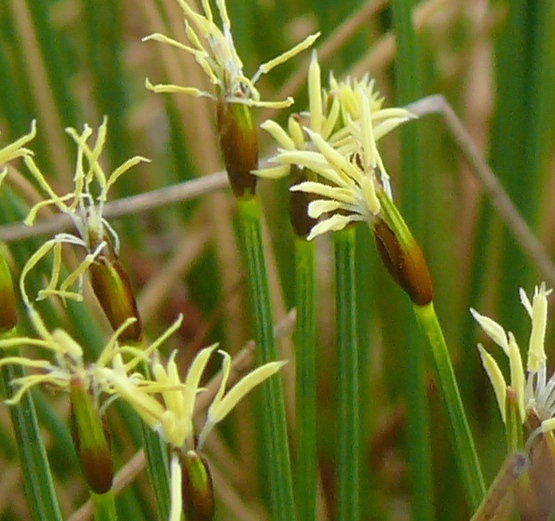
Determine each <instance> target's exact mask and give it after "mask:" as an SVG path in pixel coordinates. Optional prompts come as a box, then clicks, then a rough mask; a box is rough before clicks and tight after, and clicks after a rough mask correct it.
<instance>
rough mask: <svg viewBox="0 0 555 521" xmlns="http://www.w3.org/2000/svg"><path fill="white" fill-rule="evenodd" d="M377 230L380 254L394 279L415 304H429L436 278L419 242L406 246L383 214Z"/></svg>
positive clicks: (375, 225)
mask: <svg viewBox="0 0 555 521" xmlns="http://www.w3.org/2000/svg"><path fill="white" fill-rule="evenodd" d="M373 232H374V238H375V239H376V246H377V248H378V253H379V254H380V257H381V259H382V262H383V263H384V265H385V267H386V268H387V271H388V272H389V274H390V275H391V276H392V277H393V280H394V281H395V282H396V283H397V284H398V285H399V286H401V288H403V290H404V291H405V292H406V293H407V295H408V296H409V297H410V299H411V300H412V301H413V302H414V303H415V304H417V305H419V306H425V305H426V304H429V303H430V302H431V301H432V299H433V289H432V279H431V277H430V272H429V271H428V265H427V264H426V260H425V259H424V255H423V254H422V250H421V249H420V247H419V246H418V244H417V243H416V241H414V240H413V241H412V242H411V243H410V244H409V245H407V246H406V247H403V246H402V245H401V244H400V242H399V240H398V239H397V237H396V236H395V233H394V232H393V230H392V229H391V228H390V227H389V226H388V225H387V224H386V222H385V221H384V220H383V219H381V218H379V217H378V218H377V220H376V222H375V224H374V228H373Z"/></svg>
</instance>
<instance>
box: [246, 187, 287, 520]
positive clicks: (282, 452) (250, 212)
mask: <svg viewBox="0 0 555 521" xmlns="http://www.w3.org/2000/svg"><path fill="white" fill-rule="evenodd" d="M237 208H238V215H239V228H240V237H241V240H242V243H243V247H244V251H245V257H246V262H247V270H248V277H247V280H248V287H249V295H250V301H251V309H252V315H253V317H254V327H255V341H256V354H257V355H256V356H257V361H258V363H260V364H262V363H267V362H270V361H275V360H277V359H278V353H277V349H276V345H275V342H274V335H273V320H272V312H271V305H270V291H269V289H268V277H267V274H266V263H265V261H264V251H263V248H262V232H261V227H260V210H259V206H258V201H257V199H256V198H255V197H243V198H237ZM261 392H262V400H263V404H262V414H261V418H260V423H261V436H262V445H263V449H264V451H265V460H266V462H267V475H268V489H269V491H270V503H271V504H270V508H271V514H272V515H271V518H272V519H273V521H294V520H295V505H294V502H293V484H292V478H291V464H290V457H289V442H288V435H287V419H286V416H285V402H284V398H283V389H282V386H281V380H280V379H279V378H270V379H269V380H268V381H267V382H266V383H264V384H263V385H262V386H261Z"/></svg>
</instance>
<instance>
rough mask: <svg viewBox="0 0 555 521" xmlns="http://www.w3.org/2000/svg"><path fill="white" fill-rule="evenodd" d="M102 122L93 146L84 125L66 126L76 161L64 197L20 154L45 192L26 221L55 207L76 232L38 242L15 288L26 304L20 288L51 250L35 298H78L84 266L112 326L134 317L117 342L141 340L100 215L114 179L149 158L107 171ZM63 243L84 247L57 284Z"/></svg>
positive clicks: (114, 246)
mask: <svg viewBox="0 0 555 521" xmlns="http://www.w3.org/2000/svg"><path fill="white" fill-rule="evenodd" d="M107 125H108V120H107V118H104V120H103V122H102V124H101V125H100V127H99V128H98V132H97V136H96V141H95V142H94V143H93V144H92V145H90V144H89V139H90V138H91V136H92V135H93V130H92V129H91V128H90V127H89V126H88V125H85V126H84V129H83V132H82V133H80V134H79V133H78V132H77V131H76V130H75V129H73V128H68V129H66V131H67V133H68V134H69V135H70V136H71V138H72V139H73V140H74V142H75V144H76V145H77V161H76V166H75V173H74V176H73V183H74V187H73V191H71V192H69V193H67V194H65V195H57V194H56V193H55V192H54V190H53V189H52V188H51V186H50V185H49V184H48V181H47V180H46V178H45V176H44V175H43V173H42V172H41V171H40V169H39V168H38V166H37V164H36V163H35V161H34V159H33V158H32V157H31V156H26V157H25V162H26V164H27V166H28V168H29V170H30V172H31V174H32V175H33V177H34V178H35V180H36V181H37V183H38V184H39V186H40V187H41V188H42V189H43V190H44V191H45V192H46V193H47V194H48V196H49V197H48V198H47V199H46V200H44V201H41V202H40V203H38V204H36V205H35V206H34V207H33V208H32V209H31V210H30V212H29V214H28V216H27V218H26V219H25V223H26V224H28V225H32V224H33V222H34V221H35V219H36V216H37V214H38V212H39V210H40V209H41V208H44V207H47V206H55V207H56V208H57V209H58V210H59V211H60V212H62V213H65V214H67V215H69V217H70V218H71V220H72V222H73V225H74V227H75V230H76V234H70V233H59V234H57V235H56V236H54V238H53V239H51V240H49V241H47V242H46V243H45V244H43V245H42V246H41V247H40V248H39V249H38V250H37V251H36V252H35V253H34V254H33V255H32V257H31V258H30V259H29V261H28V262H27V264H26V266H25V268H24V269H23V272H22V277H21V280H20V287H21V292H22V295H23V298H24V300H25V301H26V302H27V303H28V302H30V299H29V297H28V295H27V291H26V288H25V278H26V276H27V274H28V273H29V271H30V270H31V269H33V268H34V267H35V266H36V264H37V263H38V262H39V261H40V260H41V259H42V258H43V257H45V256H46V255H47V254H48V253H49V252H50V251H53V254H54V260H53V263H52V273H51V275H50V277H49V283H48V285H47V287H46V288H45V289H43V290H41V291H39V294H38V298H39V299H43V298H46V297H48V296H50V295H58V296H60V297H62V298H64V299H65V298H72V299H75V300H81V299H82V280H83V275H84V274H85V272H86V271H87V270H89V271H90V275H91V282H92V287H93V290H94V292H95V295H96V296H97V298H98V301H99V303H100V305H101V306H102V308H103V310H104V312H105V313H106V316H107V317H108V320H109V322H110V324H111V325H112V327H113V329H114V330H115V329H117V328H118V327H119V326H120V325H121V324H122V323H123V322H124V321H125V320H126V319H127V318H129V317H134V318H135V321H134V322H133V326H132V327H130V328H129V330H128V331H126V332H125V335H124V336H125V338H123V339H122V340H129V341H140V339H141V337H142V328H141V321H140V316H139V314H138V311H137V306H136V303H135V299H134V297H133V293H132V291H131V284H130V281H129V278H128V276H127V273H126V272H125V271H124V269H123V267H122V266H121V264H120V262H119V258H118V250H119V238H118V236H117V234H116V232H115V231H114V230H113V228H112V227H111V226H110V224H109V223H108V221H107V220H106V219H105V218H104V216H103V211H104V204H105V203H106V201H107V198H108V192H109V191H110V189H111V188H112V186H113V185H114V184H115V183H116V181H117V180H118V179H119V178H120V177H121V176H122V175H123V174H124V173H125V172H127V171H128V170H129V169H130V168H131V167H133V166H135V165H137V164H138V163H141V162H143V161H148V160H147V159H145V158H143V157H139V156H135V157H133V158H131V159H128V160H127V161H125V162H124V163H123V164H121V165H120V166H118V167H117V168H116V169H115V170H113V171H112V172H111V173H110V174H109V175H107V174H106V172H105V171H104V169H103V167H102V165H101V162H100V156H101V153H102V150H103V148H104V145H105V142H106V133H107ZM63 244H70V245H74V246H80V247H82V248H83V249H84V250H85V251H86V256H85V258H84V260H83V261H82V262H81V263H80V264H79V266H78V267H77V268H76V269H75V270H74V271H73V272H71V273H70V274H69V275H68V276H67V277H66V278H65V279H64V280H63V281H62V282H60V276H61V269H62V245H63ZM76 281H78V282H79V289H78V290H77V292H75V291H72V290H71V289H70V288H71V286H72V285H73V284H74V283H75V282H76Z"/></svg>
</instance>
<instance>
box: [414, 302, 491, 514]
mask: <svg viewBox="0 0 555 521" xmlns="http://www.w3.org/2000/svg"><path fill="white" fill-rule="evenodd" d="M413 310H414V313H415V316H416V320H417V322H418V324H419V326H420V328H421V330H422V333H423V334H424V336H425V337H426V340H427V342H428V345H429V347H430V350H431V359H432V364H433V369H434V373H435V378H436V381H437V385H438V390H439V393H440V396H441V400H442V402H443V405H444V407H445V409H446V412H447V417H448V419H449V427H450V429H449V433H450V436H451V441H452V444H453V448H454V452H455V460H456V462H457V465H458V467H459V470H460V473H461V479H462V481H463V485H464V489H465V492H466V499H467V503H468V506H469V508H470V510H471V511H472V512H474V511H475V510H476V509H477V508H478V506H479V505H480V502H481V501H482V499H483V497H484V495H485V492H486V489H485V485H484V479H483V477H482V471H481V470H480V462H479V461H478V455H477V453H476V448H475V446H474V441H473V439H472V434H471V433H470V428H469V426H468V422H467V419H466V414H465V411H464V407H463V403H462V400H461V397H460V394H459V389H458V387H457V382H456V379H455V373H454V371H453V366H452V365H451V359H450V357H449V351H448V349H447V345H446V344H445V338H444V337H443V332H442V330H441V326H440V325H439V322H438V320H437V315H436V312H435V309H434V305H433V302H430V304H427V305H425V306H418V305H416V304H415V305H413Z"/></svg>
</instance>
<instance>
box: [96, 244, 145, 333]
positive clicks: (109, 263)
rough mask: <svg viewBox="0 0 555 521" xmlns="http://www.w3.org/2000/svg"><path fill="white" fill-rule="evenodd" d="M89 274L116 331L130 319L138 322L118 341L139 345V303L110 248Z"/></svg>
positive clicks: (108, 245)
mask: <svg viewBox="0 0 555 521" xmlns="http://www.w3.org/2000/svg"><path fill="white" fill-rule="evenodd" d="M89 273H90V278H91V285H92V288H93V291H94V294H95V295H96V298H97V299H98V302H99V304H100V306H101V307H102V310H103V311H104V314H105V315H106V318H107V319H108V321H109V322H110V325H111V326H112V328H113V329H114V331H115V330H116V329H118V328H119V327H120V326H121V325H122V324H123V323H124V322H125V321H126V320H127V319H129V318H135V319H136V320H135V322H133V323H132V324H130V325H129V326H128V327H127V328H126V329H124V330H123V331H122V333H121V335H120V336H119V340H120V341H121V342H137V343H138V342H140V341H141V340H142V337H143V327H142V323H141V316H140V314H139V310H138V309H137V302H136V300H135V296H134V295H133V290H132V289H131V283H130V281H129V277H128V276H127V272H126V271H125V270H124V269H123V266H122V264H121V262H120V261H119V258H118V256H117V255H116V253H115V251H114V249H113V247H112V246H111V245H110V244H107V245H106V247H105V248H104V250H103V252H102V253H101V254H100V255H98V256H97V257H96V259H95V260H94V262H93V263H92V264H91V265H90V267H89Z"/></svg>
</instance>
